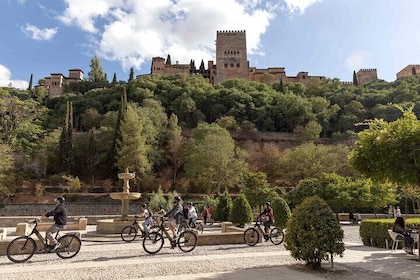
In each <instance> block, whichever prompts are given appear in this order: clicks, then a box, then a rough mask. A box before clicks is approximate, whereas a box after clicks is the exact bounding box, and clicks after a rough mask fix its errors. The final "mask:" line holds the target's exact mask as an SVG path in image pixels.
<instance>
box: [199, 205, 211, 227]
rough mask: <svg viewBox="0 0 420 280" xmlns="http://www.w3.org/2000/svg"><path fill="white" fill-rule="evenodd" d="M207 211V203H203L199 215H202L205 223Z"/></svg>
mask: <svg viewBox="0 0 420 280" xmlns="http://www.w3.org/2000/svg"><path fill="white" fill-rule="evenodd" d="M208 214H209V213H208V211H207V205H204V208H203V211H201V216H203V220H204V224H205V225H206V224H207V215H208Z"/></svg>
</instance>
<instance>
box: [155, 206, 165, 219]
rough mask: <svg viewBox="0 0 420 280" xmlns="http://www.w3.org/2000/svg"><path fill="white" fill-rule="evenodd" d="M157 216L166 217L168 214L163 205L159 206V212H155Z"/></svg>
mask: <svg viewBox="0 0 420 280" xmlns="http://www.w3.org/2000/svg"><path fill="white" fill-rule="evenodd" d="M155 213H156V214H159V215H161V216H164V215H165V214H166V211H165V208H163V206H162V205H159V211H157V212H155Z"/></svg>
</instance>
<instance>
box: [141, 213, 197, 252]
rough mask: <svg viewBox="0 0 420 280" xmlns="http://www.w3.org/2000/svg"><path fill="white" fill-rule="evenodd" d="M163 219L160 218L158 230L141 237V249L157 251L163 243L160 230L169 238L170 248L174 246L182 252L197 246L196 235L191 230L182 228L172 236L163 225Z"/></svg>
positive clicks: (189, 250)
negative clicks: (177, 234) (175, 236)
mask: <svg viewBox="0 0 420 280" xmlns="http://www.w3.org/2000/svg"><path fill="white" fill-rule="evenodd" d="M163 224H164V221H163V218H161V221H160V224H159V231H153V232H149V233H148V234H146V236H145V237H144V238H143V249H144V251H146V252H147V253H149V254H156V253H158V252H159V251H160V250H161V249H162V247H163V244H164V243H165V241H164V237H163V235H162V233H161V232H163V234H164V235H165V237H166V238H168V239H169V242H170V244H171V249H174V248H175V247H176V246H178V248H179V249H180V250H181V251H183V252H191V251H192V250H194V248H195V246H197V241H198V238H197V235H196V234H195V233H194V232H193V231H191V230H184V231H183V232H181V233H180V234H179V236H178V237H177V238H172V237H171V236H170V234H169V232H168V230H167V229H166V228H165V226H164V225H163Z"/></svg>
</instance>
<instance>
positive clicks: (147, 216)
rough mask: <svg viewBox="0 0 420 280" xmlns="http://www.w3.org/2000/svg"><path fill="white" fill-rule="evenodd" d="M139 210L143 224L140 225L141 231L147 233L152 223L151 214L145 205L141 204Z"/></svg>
mask: <svg viewBox="0 0 420 280" xmlns="http://www.w3.org/2000/svg"><path fill="white" fill-rule="evenodd" d="M141 209H142V210H143V214H142V216H143V217H144V222H143V224H142V225H143V231H144V232H146V233H147V232H148V231H149V226H150V224H151V223H152V212H151V211H150V210H149V208H147V205H146V204H142V205H141Z"/></svg>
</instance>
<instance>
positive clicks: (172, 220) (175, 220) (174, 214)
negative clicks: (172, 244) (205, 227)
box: [164, 196, 184, 239]
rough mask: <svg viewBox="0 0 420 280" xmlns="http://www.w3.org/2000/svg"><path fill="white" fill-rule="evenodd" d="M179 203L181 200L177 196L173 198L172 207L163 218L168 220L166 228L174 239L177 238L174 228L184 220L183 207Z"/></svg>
mask: <svg viewBox="0 0 420 280" xmlns="http://www.w3.org/2000/svg"><path fill="white" fill-rule="evenodd" d="M180 202H181V198H180V197H179V196H175V197H174V199H173V201H172V203H173V205H174V207H172V209H171V211H169V212H168V213H166V214H165V215H164V217H167V218H168V220H169V223H168V227H169V229H170V230H171V231H172V235H173V237H174V239H176V238H177V233H176V227H177V226H178V225H179V224H180V223H181V222H182V219H183V218H184V217H183V207H182V205H181V203H180Z"/></svg>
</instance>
